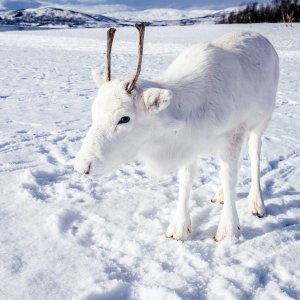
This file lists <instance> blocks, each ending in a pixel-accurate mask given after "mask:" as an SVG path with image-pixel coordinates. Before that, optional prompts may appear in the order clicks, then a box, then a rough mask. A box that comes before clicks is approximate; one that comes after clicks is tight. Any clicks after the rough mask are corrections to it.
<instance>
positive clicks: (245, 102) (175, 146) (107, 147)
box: [75, 32, 279, 240]
mask: <svg viewBox="0 0 300 300" xmlns="http://www.w3.org/2000/svg"><path fill="white" fill-rule="evenodd" d="M278 77H279V69H278V56H277V54H276V52H275V50H274V48H273V47H272V45H271V44H270V43H269V41H268V40H267V39H265V38H264V37H263V36H261V35H260V34H258V33H252V32H244V33H233V34H229V35H226V36H224V37H222V38H220V39H218V40H216V41H214V42H212V43H210V44H206V45H194V46H192V47H190V48H188V49H187V50H186V51H184V52H183V53H182V54H181V55H179V56H178V57H177V58H176V59H175V61H174V62H173V63H172V64H171V65H170V66H169V68H168V69H167V70H166V71H165V72H164V73H163V74H162V75H161V76H160V78H158V79H157V80H156V81H142V80H140V81H139V83H138V86H137V87H136V89H135V90H134V91H133V92H132V93H131V94H128V93H127V92H126V84H127V83H128V80H120V79H113V80H112V81H110V82H107V83H103V82H102V79H101V76H100V75H99V74H98V76H95V74H94V76H93V78H94V80H95V82H96V84H97V85H98V86H99V92H98V95H97V97H96V99H95V101H94V104H93V108H92V115H93V123H92V126H91V128H90V130H89V132H88V134H87V136H86V138H85V139H84V141H83V144H82V147H81V149H80V151H79V153H78V155H77V157H76V162H75V168H76V170H78V171H79V172H81V173H86V172H87V171H88V170H89V174H90V175H94V176H101V175H103V174H105V173H107V172H109V171H111V170H113V169H114V168H117V167H118V166H120V165H121V164H123V163H125V162H129V161H132V160H134V159H136V158H138V159H141V160H143V161H145V162H146V165H147V166H148V167H149V168H150V169H152V170H153V171H156V172H169V171H171V170H174V169H179V181H180V188H179V202H178V207H177V210H176V213H175V215H174V219H173V221H172V222H171V225H170V226H169V228H168V230H167V236H169V237H173V238H175V239H179V240H185V239H186V238H187V237H188V233H189V232H190V231H191V221H190V216H189V211H188V200H189V195H190V190H191V186H192V182H193V178H194V174H195V166H196V160H197V156H198V155H199V154H204V153H213V152H216V153H218V154H219V157H220V164H221V171H220V176H221V182H222V191H223V193H220V191H219V194H218V195H223V197H224V199H222V200H224V207H223V211H222V215H221V221H220V223H219V227H218V230H217V233H216V236H215V239H216V240H221V239H223V238H225V237H237V236H238V231H239V230H238V229H239V221H238V215H237V210H236V206H235V199H236V192H235V187H236V182H237V174H238V169H239V166H240V163H241V158H242V154H243V148H244V146H245V144H247V143H248V140H249V153H250V159H251V164H252V166H251V176H252V185H251V189H250V194H249V203H250V204H249V207H250V210H251V212H252V213H254V214H257V215H259V216H262V215H263V214H264V213H265V208H264V203H263V199H262V193H261V188H260V179H259V177H260V175H259V156H260V147H261V135H262V133H263V132H264V130H265V128H266V126H267V124H268V121H269V120H270V118H271V114H272V111H273V109H274V106H275V98H276V90H277V84H278ZM123 116H129V117H130V118H131V120H130V122H128V123H126V124H119V125H118V122H119V120H120V118H121V117H123ZM219 197H220V196H219Z"/></svg>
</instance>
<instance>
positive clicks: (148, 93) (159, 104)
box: [142, 88, 173, 114]
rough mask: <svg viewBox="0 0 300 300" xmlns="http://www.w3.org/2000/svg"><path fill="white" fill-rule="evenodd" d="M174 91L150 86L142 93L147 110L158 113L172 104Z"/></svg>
mask: <svg viewBox="0 0 300 300" xmlns="http://www.w3.org/2000/svg"><path fill="white" fill-rule="evenodd" d="M172 96H173V93H172V92H171V91H170V90H167V89H159V88H150V89H147V90H145V91H144V92H143V93H142V99H143V101H144V104H145V107H146V110H147V111H148V112H149V113H151V114H156V113H158V112H160V111H162V110H164V109H165V108H166V107H168V105H169V104H170V101H171V99H172Z"/></svg>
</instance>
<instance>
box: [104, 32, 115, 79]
mask: <svg viewBox="0 0 300 300" xmlns="http://www.w3.org/2000/svg"><path fill="white" fill-rule="evenodd" d="M115 32H116V29H115V28H110V29H108V30H107V51H106V81H110V79H111V69H110V67H111V48H112V43H113V40H114V35H115Z"/></svg>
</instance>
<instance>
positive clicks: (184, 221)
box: [166, 216, 192, 241]
mask: <svg viewBox="0 0 300 300" xmlns="http://www.w3.org/2000/svg"><path fill="white" fill-rule="evenodd" d="M191 232H192V224H191V219H190V216H187V217H175V218H174V220H173V221H172V222H171V224H170V225H169V227H168V230H167V232H166V236H167V237H168V238H172V239H174V240H179V241H186V240H187V238H188V236H189V235H190V234H191Z"/></svg>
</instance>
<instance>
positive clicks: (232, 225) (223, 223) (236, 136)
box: [214, 128, 245, 241]
mask: <svg viewBox="0 0 300 300" xmlns="http://www.w3.org/2000/svg"><path fill="white" fill-rule="evenodd" d="M244 140H245V133H244V130H243V128H240V129H237V130H235V131H234V132H232V133H231V134H230V135H228V144H227V147H225V149H223V150H222V151H221V153H220V164H221V170H220V177H221V181H222V187H223V193H224V206H223V209H222V214H221V220H220V223H219V226H218V230H217V233H216V235H215V237H214V239H215V240H216V241H220V240H222V239H223V238H225V237H226V238H232V237H238V236H239V218H238V214H237V210H236V204H235V202H236V184H237V176H238V168H239V157H240V154H241V148H242V144H243V142H244Z"/></svg>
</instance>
